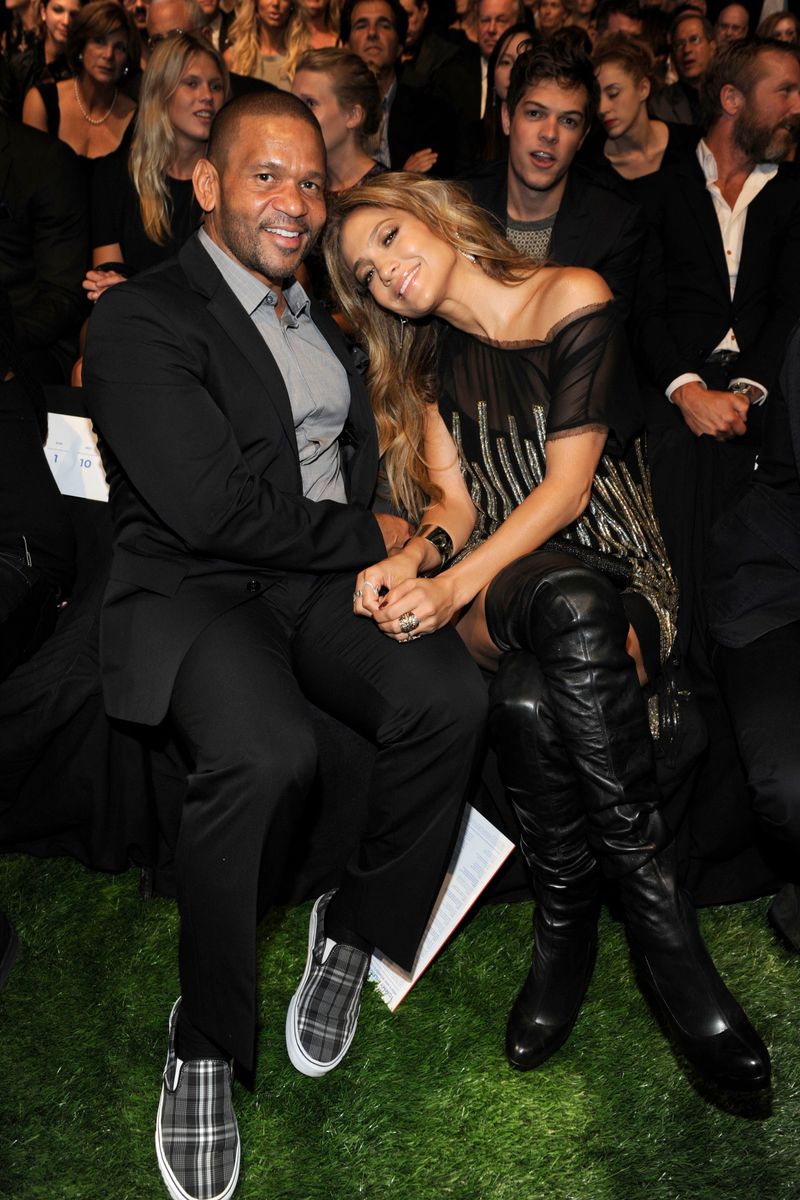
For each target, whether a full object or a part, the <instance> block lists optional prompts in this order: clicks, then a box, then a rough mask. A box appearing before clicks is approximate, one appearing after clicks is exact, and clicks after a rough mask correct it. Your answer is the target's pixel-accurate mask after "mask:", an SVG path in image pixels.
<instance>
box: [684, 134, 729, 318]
mask: <svg viewBox="0 0 800 1200" xmlns="http://www.w3.org/2000/svg"><path fill="white" fill-rule="evenodd" d="M678 178H679V180H680V186H681V188H682V190H683V193H684V195H685V196H686V200H687V208H688V211H689V212H690V213H691V214H692V216H693V217H694V219H695V221H696V222H697V225H698V227H699V229H700V232H701V234H702V235H703V240H704V242H705V243H706V246H707V248H708V252H709V255H710V256H711V261H712V262H713V264H714V269H715V270H716V272H717V274H718V275H719V277H720V279H721V280H722V281H723V283H724V284H725V291H726V294H728V293H729V290H730V280H729V276H728V267H727V264H726V262H725V247H724V246H723V245H722V233H721V231H720V227H719V221H718V220H717V214H716V212H715V210H714V201H713V200H712V199H711V195H710V194H709V191H708V188H707V187H706V180H705V176H704V174H703V171H702V169H701V167H700V164H699V162H698V161H697V158H696V155H695V154H692V155H690V156H688V157H687V158H685V159H683V160H682V161H681V163H680V168H679V171H678ZM700 269H701V266H700V265H698V270H700Z"/></svg>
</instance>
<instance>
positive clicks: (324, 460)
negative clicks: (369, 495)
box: [198, 229, 350, 504]
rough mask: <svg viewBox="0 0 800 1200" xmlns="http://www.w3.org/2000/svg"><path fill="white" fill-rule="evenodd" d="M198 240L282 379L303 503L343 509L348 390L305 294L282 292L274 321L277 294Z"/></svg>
mask: <svg viewBox="0 0 800 1200" xmlns="http://www.w3.org/2000/svg"><path fill="white" fill-rule="evenodd" d="M198 236H199V238H200V242H201V245H202V246H203V249H204V250H206V251H207V253H208V254H209V255H210V257H211V259H212V260H213V262H214V263H215V264H216V265H217V267H219V270H220V272H221V273H222V277H223V279H224V280H225V282H226V283H227V284H228V287H229V288H230V289H231V291H232V292H233V294H234V296H236V298H237V300H238V301H239V303H240V304H241V305H242V307H243V308H244V310H245V312H246V313H247V314H248V316H249V317H250V319H251V320H252V321H253V324H254V325H255V326H256V328H257V329H258V332H259V333H260V334H261V336H262V337H263V339H264V341H265V343H266V346H267V349H268V350H269V351H270V353H271V354H272V356H273V358H274V359H275V361H276V362H277V364H278V367H279V369H280V372H281V375H283V379H284V383H285V384H286V390H287V391H288V393H289V401H290V403H291V406H292V416H293V418H294V432H295V437H296V438H297V453H298V456H299V458H300V474H301V477H302V481H303V495H304V496H306V497H307V498H308V499H309V500H336V501H338V502H339V503H340V504H346V503H347V493H346V491H345V485H344V479H343V477H342V469H341V461H340V457H339V443H338V441H337V438H338V437H339V434H340V433H341V432H342V427H343V426H344V423H345V421H346V420H347V414H348V412H349V410H350V385H349V383H348V379H347V372H346V371H345V369H344V367H343V366H342V364H341V363H340V362H339V359H338V358H337V357H336V355H335V354H334V352H333V350H331V348H330V346H329V345H328V343H327V341H326V340H325V338H324V337H323V336H322V334H321V333H320V331H319V330H318V329H317V327H316V325H315V324H314V322H313V320H312V319H311V314H310V311H309V309H310V301H309V299H308V296H307V295H306V293H305V290H304V289H303V287H302V286H301V285H300V284H299V283H297V281H295V282H294V283H292V284H291V285H290V286H289V287H288V288H285V289H284V291H283V298H284V300H285V301H286V307H285V309H284V311H283V315H282V316H280V317H279V316H278V315H277V313H276V312H275V305H276V304H277V302H278V295H277V293H276V292H273V291H272V289H271V288H269V287H267V285H266V284H265V283H261V281H260V280H258V279H256V278H255V276H254V275H251V274H250V272H249V271H248V270H246V269H245V268H244V267H243V266H242V265H241V263H238V262H236V261H235V260H234V259H232V258H231V256H230V255H229V254H226V253H225V251H224V250H222V249H220V247H219V246H218V245H217V244H216V242H213V241H212V240H211V238H210V237H209V236H208V234H207V233H206V232H205V230H204V229H201V230H200V233H199V235H198Z"/></svg>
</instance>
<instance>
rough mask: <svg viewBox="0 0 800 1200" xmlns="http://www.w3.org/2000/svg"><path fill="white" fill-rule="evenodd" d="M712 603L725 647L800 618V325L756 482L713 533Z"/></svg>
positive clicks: (771, 412)
mask: <svg viewBox="0 0 800 1200" xmlns="http://www.w3.org/2000/svg"><path fill="white" fill-rule="evenodd" d="M706 602H707V605H708V613H709V627H710V629H711V632H712V634H713V635H714V637H715V638H716V640H717V641H718V642H721V643H722V644H723V645H726V646H733V647H737V648H738V647H741V646H746V645H749V643H750V642H752V641H754V640H755V639H756V638H759V637H762V636H763V635H764V634H765V633H769V632H771V631H772V630H773V629H780V628H782V627H783V626H784V625H786V624H788V623H789V622H792V621H798V620H800V326H797V327H796V328H795V330H794V333H793V334H792V336H791V337H790V339H789V344H788V347H787V351H786V360H785V362H784V364H783V368H782V370H781V374H780V380H779V383H778V386H777V387H776V388H775V391H774V392H773V394H772V396H771V397H770V401H769V404H768V405H767V414H766V420H765V424H764V444H763V447H762V450H761V453H760V455H759V467H758V470H757V471H756V472H755V474H754V476H753V481H752V484H751V486H750V488H749V490H748V491H747V492H746V493H745V494H744V496H743V497H742V498H741V500H740V501H739V503H738V504H737V505H736V507H735V508H734V509H733V511H732V512H730V513H729V514H728V515H727V516H725V517H723V518H722V519H721V520H720V521H718V522H717V524H716V525H715V526H714V529H713V530H712V533H711V546H710V553H709V557H708V566H707V574H706Z"/></svg>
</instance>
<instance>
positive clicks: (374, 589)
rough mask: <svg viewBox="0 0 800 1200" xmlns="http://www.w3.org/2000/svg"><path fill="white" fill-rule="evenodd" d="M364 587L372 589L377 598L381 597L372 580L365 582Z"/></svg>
mask: <svg viewBox="0 0 800 1200" xmlns="http://www.w3.org/2000/svg"><path fill="white" fill-rule="evenodd" d="M364 587H365V588H368V587H371V588H372V590H373V592H374V593H375V595H376V596H378V595H380V593H379V591H378V589H377V587H376V585H375V584H374V583H373V582H372V580H371V579H365V580H364Z"/></svg>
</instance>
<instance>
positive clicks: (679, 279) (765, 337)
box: [634, 153, 800, 419]
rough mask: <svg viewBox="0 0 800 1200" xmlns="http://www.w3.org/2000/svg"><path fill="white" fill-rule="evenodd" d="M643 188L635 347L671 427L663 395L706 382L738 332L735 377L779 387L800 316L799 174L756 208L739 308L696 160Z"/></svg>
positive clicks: (782, 176)
mask: <svg viewBox="0 0 800 1200" xmlns="http://www.w3.org/2000/svg"><path fill="white" fill-rule="evenodd" d="M641 185H642V186H641V188H640V191H639V197H640V200H641V202H642V205H643V207H644V210H645V217H646V221H647V227H648V241H647V247H646V251H645V256H644V260H643V269H642V278H641V283H640V288H639V293H638V295H637V303H636V309H635V313H634V334H635V339H634V340H635V344H636V346H637V348H638V351H639V357H640V363H641V365H642V368H643V370H644V372H645V374H646V376H647V378H648V380H649V381H650V382H651V383H652V384H654V385H655V387H656V389H657V390H658V392H659V393H660V395H661V397H662V398H663V415H664V417H665V419H667V417H668V416H669V412H672V413H674V407H673V406H672V405H670V404H669V403H668V401H667V399H666V397H665V396H664V390H665V389H666V388H667V387H668V385H669V384H670V383H671V382H672V381H673V379H676V378H677V377H678V376H679V375H682V374H684V373H685V372H688V371H693V372H696V373H697V374H702V371H701V367H702V365H703V362H704V360H705V359H706V358H707V357H708V356H709V354H711V353H712V352H713V350H714V348H715V347H716V346H717V345H718V344H719V343H720V341H721V340H722V338H723V337H724V336H725V334H726V332H727V331H728V329H730V328H733V330H734V333H735V334H736V340H737V342H738V343H739V347H740V350H741V359H740V360H739V363H738V365H737V368H736V374H737V375H743V376H746V377H747V378H748V379H754V380H757V381H758V382H759V383H762V384H763V385H764V387H766V388H767V389H769V388H771V387H772V386H773V384H774V383H775V380H776V376H777V371H778V367H779V365H780V362H781V359H782V357H783V352H784V347H785V344H786V339H787V337H788V335H789V332H790V330H791V329H792V326H793V325H794V323H795V321H796V320H797V318H798V316H800V173H799V172H798V168H797V167H796V166H795V165H794V164H785V165H784V166H782V167H780V168H779V170H778V173H777V175H775V176H774V178H773V179H771V180H770V182H769V183H768V184H767V185H766V186H765V187H764V188H763V189H762V190H761V192H760V193H759V194H758V196H756V198H755V199H754V200H753V201H752V203H751V204H750V206H749V208H748V211H747V223H746V226H745V233H744V242H743V246H742V257H741V262H740V266H739V274H738V278H737V283H736V292H735V294H734V297H733V299H732V300H731V295H730V284H729V280H728V269H727V265H726V259H725V248H724V246H723V244H722V234H721V232H720V228H719V222H718V221H717V217H716V213H715V212H714V202H713V200H712V199H711V196H710V195H709V193H708V190H707V189H706V181H705V176H704V175H703V172H702V169H701V167H700V164H699V163H698V161H697V157H696V155H695V154H693V153H692V154H687V155H685V156H684V157H683V158H682V159H681V160H680V161H679V162H677V163H675V164H674V165H673V166H671V167H667V168H665V169H664V170H663V171H660V172H658V173H657V174H656V175H652V176H648V177H646V178H645V179H643V180H642V181H641ZM668 410H669V412H668ZM675 415H676V417H678V418H679V417H680V414H679V413H678V414H675Z"/></svg>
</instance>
